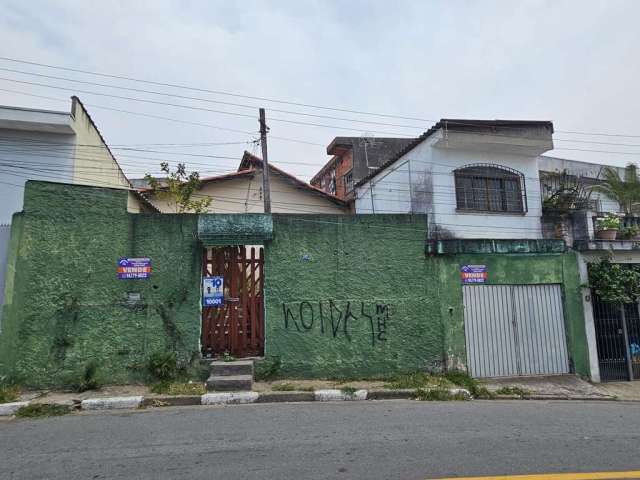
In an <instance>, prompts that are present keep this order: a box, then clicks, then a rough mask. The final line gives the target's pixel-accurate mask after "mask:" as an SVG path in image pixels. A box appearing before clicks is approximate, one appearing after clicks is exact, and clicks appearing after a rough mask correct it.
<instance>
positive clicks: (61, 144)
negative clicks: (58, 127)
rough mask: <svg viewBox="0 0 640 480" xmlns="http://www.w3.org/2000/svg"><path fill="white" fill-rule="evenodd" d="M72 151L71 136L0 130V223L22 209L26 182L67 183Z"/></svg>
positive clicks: (70, 178)
mask: <svg viewBox="0 0 640 480" xmlns="http://www.w3.org/2000/svg"><path fill="white" fill-rule="evenodd" d="M52 143H54V144H56V146H55V148H52V145H51V144H52ZM73 152H74V136H73V135H61V134H53V133H45V132H33V131H24V130H7V129H0V182H1V183H0V223H11V216H12V215H13V214H14V213H15V212H19V211H21V210H22V201H23V198H22V197H23V195H24V184H25V182H26V181H27V180H45V181H53V182H65V183H71V182H72V181H73Z"/></svg>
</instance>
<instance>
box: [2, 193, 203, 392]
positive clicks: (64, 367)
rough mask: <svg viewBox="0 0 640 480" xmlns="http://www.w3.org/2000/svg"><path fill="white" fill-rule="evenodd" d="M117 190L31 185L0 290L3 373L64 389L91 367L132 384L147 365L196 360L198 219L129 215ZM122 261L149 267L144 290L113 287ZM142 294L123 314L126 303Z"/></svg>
mask: <svg viewBox="0 0 640 480" xmlns="http://www.w3.org/2000/svg"><path fill="white" fill-rule="evenodd" d="M126 205H127V192H126V191H122V190H113V189H104V188H92V187H79V186H69V185H62V184H55V183H46V182H28V184H27V188H26V190H25V202H24V213H23V214H22V215H21V218H22V220H21V221H20V222H18V223H16V224H14V226H13V228H12V231H13V234H14V235H16V236H19V237H20V242H19V246H17V251H15V250H13V251H12V253H13V252H15V253H16V254H17V255H15V256H14V255H10V258H12V261H15V262H16V276H15V279H14V281H13V283H11V287H10V288H7V289H6V293H7V303H8V305H5V308H4V310H5V311H4V315H3V332H2V334H1V335H0V372H3V373H8V374H11V375H14V376H16V377H17V378H19V379H20V380H21V381H22V383H23V384H25V385H32V386H55V385H63V384H69V383H71V382H72V381H73V380H74V378H77V377H78V376H79V374H80V372H81V371H82V370H83V368H84V366H85V365H86V364H87V363H88V362H89V361H91V360H94V361H96V362H97V364H98V366H99V370H98V372H99V374H98V375H99V378H101V379H103V380H104V381H106V382H109V383H118V382H125V381H131V380H132V379H136V378H139V377H140V376H141V373H142V372H143V368H144V366H145V364H146V361H147V359H148V357H149V355H150V354H151V353H152V352H155V351H165V350H167V349H170V348H174V349H175V351H176V352H177V353H178V357H179V359H180V361H181V362H182V363H185V362H188V361H189V360H190V359H191V358H192V356H194V355H197V354H198V352H199V341H198V339H199V331H200V330H199V329H200V315H199V288H198V286H199V278H200V267H199V265H200V249H199V246H198V242H197V239H196V235H195V232H196V219H197V216H195V215H182V216H176V215H142V214H139V215H132V214H128V213H127V211H126ZM122 256H129V257H132V256H148V257H151V259H152V267H153V274H152V278H151V279H150V280H118V279H117V278H116V266H117V260H118V258H119V257H122ZM129 292H136V293H140V294H141V301H140V302H138V303H136V304H130V303H129V302H128V301H127V297H128V295H127V294H128V293H129Z"/></svg>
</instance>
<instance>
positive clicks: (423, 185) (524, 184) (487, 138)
mask: <svg viewBox="0 0 640 480" xmlns="http://www.w3.org/2000/svg"><path fill="white" fill-rule="evenodd" d="M552 134H553V124H552V123H551V122H544V121H512V120H456V119H442V120H440V121H439V122H438V123H436V124H435V125H434V126H433V127H431V128H430V129H429V130H427V131H426V132H425V133H423V134H422V135H421V136H420V137H418V138H417V139H416V140H414V141H413V142H412V143H410V144H409V145H408V146H407V147H405V148H404V149H402V150H401V151H400V152H399V153H397V154H396V155H394V156H392V157H391V158H390V159H389V160H387V161H386V162H385V163H384V164H383V165H382V166H381V167H380V168H379V169H378V170H376V171H374V172H373V173H371V174H370V175H368V176H366V177H365V178H363V179H362V180H361V181H360V182H358V184H357V185H356V213H424V214H428V217H429V225H430V232H431V236H432V238H439V239H446V238H493V239H515V238H528V239H538V238H542V232H541V228H540V214H541V205H540V202H539V200H538V199H539V196H540V182H539V177H538V165H537V157H538V156H539V155H540V154H542V153H544V152H546V151H548V150H551V149H552V148H553V140H552Z"/></svg>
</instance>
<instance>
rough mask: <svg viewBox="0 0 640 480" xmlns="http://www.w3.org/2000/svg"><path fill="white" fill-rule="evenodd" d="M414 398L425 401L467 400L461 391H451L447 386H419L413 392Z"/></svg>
mask: <svg viewBox="0 0 640 480" xmlns="http://www.w3.org/2000/svg"><path fill="white" fill-rule="evenodd" d="M413 399H414V400H420V401H423V402H425V401H427V402H445V401H449V400H468V399H469V398H468V397H467V396H466V395H465V394H464V393H463V392H456V393H451V392H450V391H449V389H448V388H442V387H438V388H431V389H424V388H419V389H417V390H416V391H415V393H414V394H413Z"/></svg>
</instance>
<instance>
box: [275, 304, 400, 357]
mask: <svg viewBox="0 0 640 480" xmlns="http://www.w3.org/2000/svg"><path fill="white" fill-rule="evenodd" d="M282 316H283V319H284V328H285V329H287V330H290V329H291V330H293V329H295V330H296V331H298V332H309V331H311V330H313V329H314V326H315V328H316V329H317V330H319V331H320V334H322V335H325V332H326V334H327V335H331V336H332V337H333V338H336V337H338V336H339V335H340V334H342V335H343V336H344V338H346V339H347V340H348V341H351V331H350V327H353V324H354V322H358V321H361V320H363V321H365V322H367V325H368V328H369V330H370V333H371V344H372V345H374V346H375V344H376V342H386V341H387V323H388V321H389V317H390V316H391V311H390V305H388V304H386V303H374V304H367V303H366V302H350V301H349V302H346V304H345V305H344V306H342V308H340V307H339V306H338V305H336V303H335V302H334V301H333V300H328V301H320V302H317V303H316V302H313V303H311V302H306V301H305V302H300V303H299V304H294V305H289V304H286V303H283V304H282Z"/></svg>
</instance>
